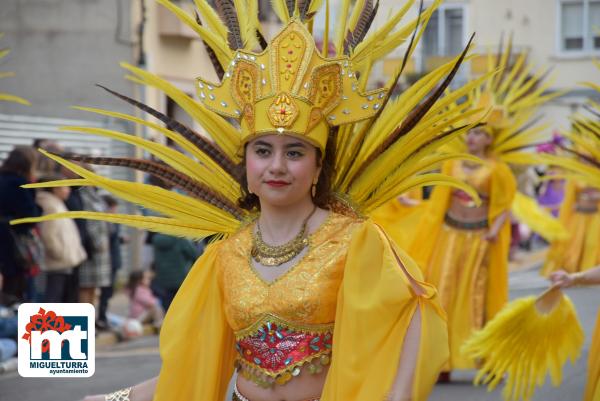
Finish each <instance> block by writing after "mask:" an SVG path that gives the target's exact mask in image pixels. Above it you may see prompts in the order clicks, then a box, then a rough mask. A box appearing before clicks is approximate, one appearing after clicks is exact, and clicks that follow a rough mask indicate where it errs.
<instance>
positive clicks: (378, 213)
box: [370, 188, 426, 249]
mask: <svg viewBox="0 0 600 401" xmlns="http://www.w3.org/2000/svg"><path fill="white" fill-rule="evenodd" d="M406 196H407V197H408V198H409V199H412V200H416V201H420V202H421V203H419V204H417V205H414V206H407V205H403V204H402V203H400V201H398V200H397V199H392V200H391V201H389V202H387V203H386V204H384V205H382V206H380V207H378V208H377V209H375V210H374V211H373V212H372V213H371V216H370V217H371V219H372V220H373V221H374V222H375V223H377V224H378V225H380V226H381V227H383V229H384V230H385V232H386V233H387V234H388V235H389V236H390V237H391V238H392V240H393V241H394V242H395V243H396V245H398V246H399V247H400V248H403V249H407V248H408V247H409V246H410V243H411V241H412V239H413V238H414V235H415V232H416V229H417V227H418V226H419V220H420V219H421V217H422V215H423V211H424V210H425V205H426V203H425V202H423V201H422V199H423V196H422V190H421V188H419V189H418V190H413V191H410V192H408V193H407V194H406Z"/></svg>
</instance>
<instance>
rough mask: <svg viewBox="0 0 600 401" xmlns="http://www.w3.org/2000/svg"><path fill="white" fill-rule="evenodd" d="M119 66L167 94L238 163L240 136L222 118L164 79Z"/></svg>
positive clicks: (146, 72) (139, 70) (125, 65)
mask: <svg viewBox="0 0 600 401" xmlns="http://www.w3.org/2000/svg"><path fill="white" fill-rule="evenodd" d="M121 66H122V67H123V68H125V69H127V70H129V71H131V72H132V73H134V74H135V75H136V76H137V77H138V78H139V80H140V81H139V82H141V83H143V84H144V85H149V86H152V87H155V88H158V89H160V90H162V91H163V92H164V93H165V94H167V95H168V96H169V97H170V98H171V99H173V100H174V101H175V102H176V103H177V104H178V105H179V106H180V107H181V108H182V109H184V110H185V111H186V112H187V113H188V114H189V115H190V116H191V117H192V118H193V119H194V120H195V121H196V122H198V124H200V125H201V126H203V127H204V128H205V129H206V130H207V131H208V134H209V135H210V136H211V138H212V139H213V140H214V141H215V142H216V143H217V145H219V147H220V148H221V149H222V150H223V151H224V152H225V153H226V154H227V156H229V157H230V158H231V159H232V160H235V161H239V155H238V151H239V150H240V146H241V145H240V143H241V140H240V134H239V132H238V131H237V130H236V129H235V128H234V127H233V126H232V125H231V124H229V123H228V122H227V121H226V120H225V119H224V118H223V117H221V116H219V115H218V114H216V113H213V112H211V111H210V110H208V109H206V108H205V107H204V106H202V105H201V104H199V103H198V102H196V101H195V100H194V99H192V98H191V97H189V96H188V95H187V94H185V92H183V91H181V90H179V89H178V88H176V87H175V86H174V85H172V84H170V83H169V82H167V81H165V80H164V79H161V78H159V77H158V76H156V75H154V74H152V73H150V72H148V71H145V70H142V69H141V68H137V67H134V66H132V65H130V64H127V63H121Z"/></svg>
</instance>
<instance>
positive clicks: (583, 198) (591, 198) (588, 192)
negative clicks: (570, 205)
mask: <svg viewBox="0 0 600 401" xmlns="http://www.w3.org/2000/svg"><path fill="white" fill-rule="evenodd" d="M599 202H600V191H599V190H597V189H595V188H589V187H588V188H583V189H581V190H580V191H579V193H578V194H577V202H576V204H575V207H576V208H577V209H581V210H594V209H598V203H599Z"/></svg>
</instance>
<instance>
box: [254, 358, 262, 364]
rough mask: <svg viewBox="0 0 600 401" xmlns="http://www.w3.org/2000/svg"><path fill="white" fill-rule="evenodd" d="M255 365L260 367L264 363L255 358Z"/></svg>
mask: <svg viewBox="0 0 600 401" xmlns="http://www.w3.org/2000/svg"><path fill="white" fill-rule="evenodd" d="M254 363H255V364H257V365H260V364H261V363H262V361H261V360H260V359H258V358H254Z"/></svg>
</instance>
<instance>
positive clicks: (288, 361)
mask: <svg viewBox="0 0 600 401" xmlns="http://www.w3.org/2000/svg"><path fill="white" fill-rule="evenodd" d="M293 360H294V358H293V357H291V356H290V357H289V358H288V359H286V360H285V361H284V362H283V363H284V364H286V365H289V364H290V363H292V361H293Z"/></svg>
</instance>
